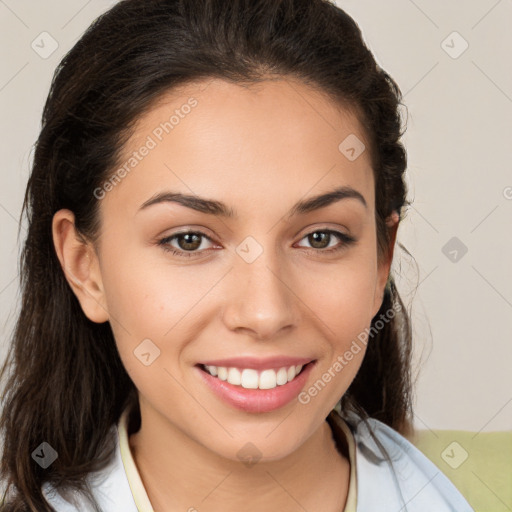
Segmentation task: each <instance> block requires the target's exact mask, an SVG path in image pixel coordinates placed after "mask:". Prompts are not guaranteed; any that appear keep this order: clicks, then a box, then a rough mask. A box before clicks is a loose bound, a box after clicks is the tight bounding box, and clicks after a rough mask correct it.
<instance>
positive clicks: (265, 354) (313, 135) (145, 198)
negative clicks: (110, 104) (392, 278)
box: [86, 80, 388, 460]
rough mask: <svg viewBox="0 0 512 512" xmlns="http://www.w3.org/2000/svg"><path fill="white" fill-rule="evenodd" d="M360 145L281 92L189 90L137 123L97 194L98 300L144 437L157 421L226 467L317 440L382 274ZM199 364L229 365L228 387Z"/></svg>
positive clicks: (306, 96) (338, 125) (298, 92)
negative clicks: (252, 452)
mask: <svg viewBox="0 0 512 512" xmlns="http://www.w3.org/2000/svg"><path fill="white" fill-rule="evenodd" d="M362 144H364V145H365V146H366V147H368V144H367V140H366V139H365V134H364V133H363V131H362V127H361V125H360V124H359V122H358V121H357V119H356V118H354V117H352V116H351V115H349V114H348V113H347V112H345V111H343V110H340V109H339V108H337V107H336V105H335V104H333V103H332V102H331V101H329V100H328V99H326V98H325V97H324V96H322V95H320V94H319V93H318V92H315V91H314V90H313V89H310V88H309V87H307V86H306V85H303V84H301V83H299V82H295V81H290V80H280V81H265V82H263V83H261V84H259V85H258V86H251V87H241V86H239V85H233V84H229V83H227V82H224V81H221V80H212V81H210V82H202V83H199V84H194V85H187V86H186V87H183V88H181V89H180V90H179V91H177V90H175V91H174V92H173V93H172V94H169V95H167V96H165V98H163V99H162V101H160V102H159V103H158V105H157V106H155V107H154V108H153V109H152V110H151V111H150V112H149V113H147V115H145V116H144V117H143V118H141V119H140V120H139V123H138V125H137V126H136V131H135V134H134V135H133V137H132V138H131V139H130V141H129V142H128V144H127V145H126V147H125V154H124V156H123V159H122V162H121V163H120V165H119V167H118V168H119V169H122V168H123V166H124V171H122V170H121V171H119V172H118V173H117V178H116V179H115V180H111V181H110V182H109V183H105V184H104V186H103V187H101V190H100V189H97V190H96V192H95V194H96V195H97V197H100V198H101V200H100V215H101V223H102V228H101V236H100V239H99V245H98V258H99V266H98V272H99V274H98V276H99V277H98V283H99V286H98V288H99V289H100V290H101V293H102V294H103V298H104V306H105V310H106V311H108V315H107V316H108V319H109V321H110V323H111V325H112V329H113V332H114V336H115V339H116V343H117V346H118V349H119V353H120V355H121V358H122V361H123V363H124V365H125V367H126V370H127V372H128V373H129V375H130V377H131V379H132V380H133V382H134V384H135V385H136V387H137V388H138V390H139V398H140V400H141V411H142V422H143V427H144V421H147V422H149V421H157V418H158V421H159V422H162V420H165V421H164V423H165V424H167V425H168V426H169V428H170V430H169V431H171V430H174V431H179V432H180V433H181V434H183V433H185V434H186V436H187V437H188V438H189V439H190V440H191V441H193V442H196V443H199V444H200V445H202V446H203V447H206V448H208V449H209V450H211V451H213V452H215V453H217V454H220V455H222V456H224V457H227V458H230V459H233V460H237V459H238V458H240V456H241V455H240V453H239V450H241V449H242V448H243V447H244V446H245V447H247V446H249V445H247V443H249V442H250V443H252V445H251V446H253V447H256V449H257V450H258V451H259V453H260V454H261V455H262V457H263V458H264V459H265V458H266V459H268V460H271V459H278V458H281V457H283V456H285V455H287V454H289V453H292V452H293V451H294V450H296V449H297V448H298V447H299V446H300V445H301V444H302V443H303V442H304V441H305V440H306V439H307V438H308V437H310V436H311V435H312V434H313V433H314V432H315V431H316V430H317V429H318V428H319V427H320V426H321V424H322V423H323V422H324V420H325V418H326V416H327V414H328V413H329V411H330V410H331V409H332V408H333V407H334V405H335V404H336V402H337V401H338V400H339V399H340V397H341V396H342V395H343V394H344V393H345V391H346V390H347V388H348V386H349V385H350V383H351V381H352V380H353V378H354V376H355V375H356V372H357V371H358V368H359V367H360V364H361V362H362V358H363V355H364V353H365V345H364V343H362V342H361V341H358V336H359V340H361V333H364V332H365V329H366V328H368V327H369V326H370V322H371V319H372V317H373V316H374V315H375V314H376V313H377V311H378V309H379V307H380V304H381V302H382V296H383V295H382V294H383V290H384V285H385V282H386V279H387V273H388V266H387V264H383V265H381V266H379V265H378V261H377V244H376V226H375V211H374V205H375V196H374V179H373V173H372V169H371V166H370V155H369V151H368V150H365V149H364V147H363V146H362ZM340 189H343V190H342V192H343V191H345V192H346V194H339V195H338V196H337V198H335V199H333V198H332V197H331V199H324V200H318V201H313V202H311V199H312V198H314V197H317V196H319V195H323V194H328V193H332V192H334V191H336V190H340ZM177 195H178V196H177ZM179 195H182V196H179ZM185 196H187V198H186V199H184V197H185ZM189 196H190V197H189ZM173 197H174V198H175V200H172V198H173ZM180 197H182V199H179V198H180ZM206 201H208V203H206ZM298 204H301V205H307V207H302V208H300V207H297V205H298ZM187 205H188V206H187ZM183 232H192V234H190V235H183V234H182V235H181V236H174V235H178V233H183ZM329 232H338V233H339V235H337V234H335V233H331V234H329ZM194 233H195V234H194ZM350 240H353V241H350ZM173 251H175V252H176V253H173ZM86 313H87V311H86ZM89 316H90V317H91V316H92V315H89ZM370 342H371V341H370ZM355 347H359V348H358V349H357V348H355ZM347 352H349V353H350V354H347ZM235 358H238V360H236V361H235V360H234V359H235ZM244 358H245V359H244ZM271 358H275V359H274V360H270V359H271ZM226 360H228V361H226ZM309 362H311V363H310V364H308V365H306V363H309ZM208 363H210V364H211V365H213V364H215V363H217V366H218V367H220V366H224V367H226V368H230V367H233V368H238V369H239V370H238V372H237V371H236V370H228V378H229V380H230V381H231V382H233V384H229V383H227V381H222V380H221V379H220V378H219V376H222V377H225V375H223V374H224V370H222V369H217V376H216V377H215V376H211V375H209V374H207V373H206V372H205V370H204V368H203V367H201V365H202V364H208ZM298 365H303V373H301V374H299V375H298V376H297V377H295V378H293V371H291V370H289V368H290V367H291V366H298ZM282 367H284V368H286V370H280V371H279V369H280V368H282ZM263 370H277V371H274V372H272V371H265V372H264V375H262V372H263ZM289 371H290V375H288V372H289ZM213 372H214V373H215V370H213ZM289 378H290V379H291V380H290V382H288V383H287V384H284V382H286V381H288V379H289ZM237 379H239V380H238V381H237ZM237 382H239V385H237V384H236V383H237ZM277 382H279V384H278V383H277ZM315 383H316V384H315ZM240 384H243V385H240ZM255 385H256V386H258V387H262V388H265V387H266V388H267V389H259V388H258V389H254V386H255ZM315 385H316V387H315ZM244 386H245V387H244ZM274 386H275V387H274ZM315 390H316V392H315ZM246 449H247V448H246Z"/></svg>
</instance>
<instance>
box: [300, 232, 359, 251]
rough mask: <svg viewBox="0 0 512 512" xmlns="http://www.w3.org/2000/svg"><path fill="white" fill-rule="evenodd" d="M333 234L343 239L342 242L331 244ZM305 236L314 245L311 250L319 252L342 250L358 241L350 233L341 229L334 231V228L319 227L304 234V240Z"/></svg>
mask: <svg viewBox="0 0 512 512" xmlns="http://www.w3.org/2000/svg"><path fill="white" fill-rule="evenodd" d="M333 236H334V237H336V238H338V240H341V244H338V245H335V246H330V245H329V244H330V242H331V241H333ZM305 238H306V239H307V240H308V242H309V243H310V244H311V245H312V248H311V250H313V251H314V252H317V253H332V252H337V251H341V250H343V249H345V248H347V247H348V246H349V245H351V244H353V243H354V242H355V241H356V240H355V238H353V237H351V236H350V235H347V234H345V233H340V232H339V231H334V230H332V229H317V230H316V231H312V232H311V233H309V234H307V235H306V236H304V237H303V238H302V240H304V239H305Z"/></svg>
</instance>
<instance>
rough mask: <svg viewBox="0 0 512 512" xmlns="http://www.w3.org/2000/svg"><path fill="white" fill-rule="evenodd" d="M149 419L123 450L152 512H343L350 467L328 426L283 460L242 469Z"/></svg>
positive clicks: (155, 418) (237, 463)
mask: <svg viewBox="0 0 512 512" xmlns="http://www.w3.org/2000/svg"><path fill="white" fill-rule="evenodd" d="M144 412H147V415H145V414H144ZM149 414H150V411H145V410H143V409H141V415H142V418H143V421H142V423H141V428H140V429H139V431H138V432H136V433H133V434H131V435H130V436H129V444H130V449H131V452H132V455H133V458H134V461H135V464H136V466H137V469H138V471H139V474H140V477H141V480H142V482H143V484H144V487H145V489H146V492H147V494H148V497H149V500H150V501H151V503H152V505H153V509H154V511H155V512H164V511H165V512H174V511H190V512H195V511H196V512H197V511H201V510H208V512H221V511H222V512H231V511H235V510H236V511H239V510H245V511H246V512H256V511H258V512H259V511H261V510H280V511H282V512H288V511H290V512H291V511H294V512H296V511H302V510H322V511H324V512H342V511H343V509H344V506H345V502H346V498H347V494H348V485H349V479H350V463H349V461H348V456H347V455H344V454H342V453H340V451H338V449H337V446H336V442H335V440H334V438H333V434H332V430H331V428H330V426H329V424H328V423H327V421H324V422H323V423H322V424H321V426H320V427H319V428H318V429H317V430H316V431H315V432H314V433H313V435H311V436H310V437H309V438H308V439H307V440H306V441H305V442H304V443H303V444H302V445H301V446H300V448H298V449H297V450H295V451H294V452H293V453H291V454H289V455H288V456H286V457H284V458H282V459H280V460H275V461H265V462H261V461H260V462H257V463H255V464H248V463H241V462H240V461H233V460H231V459H226V458H224V457H221V456H219V455H218V454H216V453H214V452H212V451H211V450H209V449H208V448H206V447H205V446H203V445H201V444H199V443H197V442H195V441H194V440H192V439H190V438H189V437H188V436H187V435H186V433H185V432H182V431H180V430H179V429H176V428H174V426H173V425H170V424H169V422H168V421H166V420H165V419H164V418H162V417H161V416H159V415H156V414H155V415H153V414H152V415H151V417H150V419H149ZM144 418H147V419H148V420H149V421H144ZM158 418H160V419H158Z"/></svg>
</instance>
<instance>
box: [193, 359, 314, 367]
mask: <svg viewBox="0 0 512 512" xmlns="http://www.w3.org/2000/svg"><path fill="white" fill-rule="evenodd" d="M311 361H313V359H312V358H310V357H290V356H274V357H266V358H260V357H251V356H245V357H231V358H229V359H212V360H209V361H202V362H201V363H199V364H203V365H205V366H223V367H226V368H252V369H254V370H267V369H273V368H282V367H285V366H298V365H302V366H303V365H305V364H307V363H310V362H311Z"/></svg>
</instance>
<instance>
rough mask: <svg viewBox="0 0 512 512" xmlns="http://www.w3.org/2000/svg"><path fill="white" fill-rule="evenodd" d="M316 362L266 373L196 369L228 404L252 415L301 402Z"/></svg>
mask: <svg viewBox="0 0 512 512" xmlns="http://www.w3.org/2000/svg"><path fill="white" fill-rule="evenodd" d="M306 361H307V359H306ZM316 362H317V360H316V359H315V360H313V361H309V362H308V363H305V364H303V365H300V364H299V365H290V366H288V365H287V366H280V367H275V368H263V369H256V368H242V367H234V366H220V365H219V366H217V365H212V364H209V365H206V364H204V363H199V364H196V365H195V368H196V371H197V374H198V377H200V380H201V381H203V383H204V384H205V385H206V386H207V388H208V389H209V390H210V391H211V392H213V393H214V395H216V396H217V397H218V398H219V399H220V400H222V401H223V402H224V403H225V404H227V405H229V406H231V407H234V408H236V409H238V410H241V411H244V412H248V413H267V412H271V411H274V410H277V409H280V408H281V407H284V406H285V405H287V404H289V403H291V402H292V401H293V400H294V399H296V398H297V396H298V395H299V393H300V391H301V390H302V389H303V388H304V386H305V385H306V382H307V379H308V378H309V375H310V373H311V371H312V368H313V367H314V365H315V364H316ZM281 364H282V363H281Z"/></svg>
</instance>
